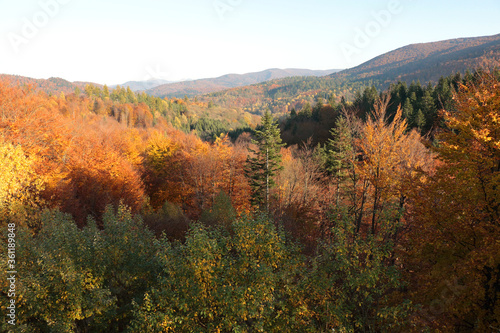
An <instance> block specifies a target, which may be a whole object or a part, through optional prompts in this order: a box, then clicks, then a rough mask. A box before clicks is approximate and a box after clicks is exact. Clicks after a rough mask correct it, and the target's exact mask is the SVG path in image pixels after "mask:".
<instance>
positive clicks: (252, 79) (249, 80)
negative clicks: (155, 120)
mask: <svg viewBox="0 0 500 333" xmlns="http://www.w3.org/2000/svg"><path fill="white" fill-rule="evenodd" d="M338 71H339V70H336V69H331V70H309V69H295V68H288V69H278V68H272V69H267V70H264V71H261V72H254V73H247V74H227V75H223V76H220V77H217V78H210V79H200V80H194V81H183V82H177V83H170V84H164V85H161V86H158V87H155V88H152V89H149V90H147V91H146V93H147V94H150V95H153V96H157V97H184V96H188V97H192V96H196V95H202V94H207V93H212V92H217V91H222V90H226V89H229V88H235V87H240V86H248V85H252V84H256V83H261V82H265V81H269V80H274V79H280V78H286V77H292V76H324V75H328V74H331V73H334V72H338Z"/></svg>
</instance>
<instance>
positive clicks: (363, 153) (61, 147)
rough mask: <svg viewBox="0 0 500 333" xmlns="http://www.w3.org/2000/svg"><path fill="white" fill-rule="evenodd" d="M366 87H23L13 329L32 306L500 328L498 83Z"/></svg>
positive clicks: (49, 310) (56, 322)
mask: <svg viewBox="0 0 500 333" xmlns="http://www.w3.org/2000/svg"><path fill="white" fill-rule="evenodd" d="M287 82H291V84H292V86H288V87H289V89H292V88H293V85H294V84H303V82H306V80H305V79H288V81H287ZM301 82H302V83H301ZM290 87H292V88H290ZM353 87H354V89H356V90H355V91H352V90H351V91H350V92H349V93H348V94H343V93H345V92H347V90H341V91H337V92H336V93H335V94H334V93H331V92H329V93H322V92H321V87H319V89H318V93H316V94H315V95H314V96H312V97H311V96H309V97H307V98H305V99H304V98H302V99H300V98H299V99H295V100H294V101H288V102H290V103H288V104H287V105H286V107H285V108H284V109H283V108H275V109H273V107H272V106H271V107H270V105H266V106H265V107H263V108H262V109H259V110H251V109H248V110H247V112H244V113H241V114H235V113H234V112H232V111H231V108H233V106H234V104H233V105H232V106H227V105H226V104H227V103H242V100H241V99H240V100H228V99H227V97H228V96H230V94H231V92H229V95H225V96H226V99H225V101H224V102H222V101H221V99H220V98H219V97H220V96H221V94H212V95H204V96H202V97H200V98H197V97H195V98H193V97H189V98H188V97H185V98H168V97H166V98H160V97H154V96H150V95H148V94H146V93H144V92H133V91H131V90H130V88H128V89H127V88H122V87H119V86H118V87H116V88H115V89H110V88H108V87H107V86H95V85H91V84H88V85H86V86H85V87H84V88H82V89H80V88H78V87H77V88H76V89H75V90H74V91H71V92H69V91H66V93H65V92H62V91H60V92H58V93H47V92H46V91H43V90H40V89H37V88H36V87H34V86H32V85H29V84H19V83H16V82H13V81H9V80H7V79H4V80H3V81H2V82H0V222H1V225H2V229H3V230H4V231H3V232H2V234H1V237H2V244H8V243H10V242H15V244H16V245H15V251H10V250H9V249H10V247H9V248H8V247H7V246H3V247H2V248H1V252H2V257H1V260H2V265H3V267H9V265H12V266H11V267H13V268H14V267H15V271H16V275H15V283H13V282H12V280H9V279H2V280H1V281H0V284H1V292H0V298H1V299H2V302H1V304H2V305H1V307H2V316H5V317H3V318H4V320H3V321H2V323H1V324H0V325H1V330H2V331H8V330H9V329H12V327H11V326H10V325H9V323H8V321H9V320H10V319H9V317H7V314H8V313H9V308H8V306H12V304H13V303H12V301H11V300H12V299H13V298H12V296H13V295H12V293H14V295H15V304H14V306H15V321H16V330H17V331H16V332H495V331H498V330H499V329H500V244H499V240H500V189H499V186H500V75H499V73H498V72H495V71H487V70H484V71H482V70H481V71H477V72H474V73H468V74H467V75H460V74H456V75H455V74H454V75H452V76H449V77H442V78H441V79H440V80H439V81H438V82H435V83H429V84H424V85H421V84H420V82H413V83H411V84H410V83H408V84H407V83H404V82H399V83H397V84H392V85H391V86H390V87H389V88H388V89H380V87H379V89H377V87H375V86H370V85H364V86H363V85H355V86H353ZM275 88H276V87H275ZM351 88H352V87H351ZM249 89H250V90H252V89H257V88H255V87H254V88H249ZM54 91H56V90H54ZM276 91H278V92H279V91H281V93H282V94H285V93H289V90H288V92H286V90H285V89H281V90H279V89H278V90H276ZM276 91H275V93H276ZM290 94H291V95H293V94H295V93H290ZM284 96H285V95H281V96H280V98H283V97H284ZM240 98H244V97H241V96H240ZM274 98H276V100H279V99H278V97H276V96H273V99H274ZM250 101H251V99H250ZM225 103H226V104H225ZM210 112H214V114H217V113H218V114H219V116H217V117H211V116H210ZM14 237H15V240H14V241H11V239H14ZM12 286H15V289H14V290H13V289H12Z"/></svg>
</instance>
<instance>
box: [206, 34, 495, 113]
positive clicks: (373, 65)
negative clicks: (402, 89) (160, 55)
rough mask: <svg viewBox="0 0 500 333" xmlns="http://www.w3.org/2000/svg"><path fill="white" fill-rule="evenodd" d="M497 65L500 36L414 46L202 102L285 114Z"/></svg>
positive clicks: (220, 94)
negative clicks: (321, 101)
mask: <svg viewBox="0 0 500 333" xmlns="http://www.w3.org/2000/svg"><path fill="white" fill-rule="evenodd" d="M492 67H500V34H499V35H494V36H487V37H475V38H459V39H451V40H445V41H440V42H433V43H420V44H412V45H408V46H405V47H402V48H399V49H397V50H394V51H391V52H388V53H385V54H383V55H380V56H378V57H376V58H374V59H372V60H369V61H367V62H365V63H363V64H361V65H359V66H357V67H354V68H351V69H346V70H343V71H340V72H336V73H333V74H330V75H327V76H323V77H289V78H283V79H275V80H271V81H266V82H262V83H258V84H254V85H250V86H244V87H236V88H232V89H228V90H224V91H220V92H214V93H211V94H207V95H205V96H201V97H198V98H199V99H200V100H202V101H204V102H207V103H208V102H211V104H213V105H218V106H221V107H224V108H227V109H231V110H240V111H242V112H249V113H254V114H262V112H263V111H264V110H266V109H270V110H271V111H272V112H273V113H275V114H286V113H288V112H290V110H291V109H292V108H296V109H301V108H302V107H303V106H304V105H305V104H306V103H310V104H313V103H315V102H316V100H317V98H318V97H321V98H323V99H334V100H336V101H337V102H338V101H339V100H340V98H341V97H342V96H344V97H346V98H347V99H352V98H353V97H354V94H355V93H356V92H357V91H361V90H362V89H364V87H367V86H375V87H376V88H377V89H379V90H382V89H387V88H388V87H389V86H390V84H395V83H397V82H398V81H406V82H407V83H408V84H410V83H411V82H412V81H417V80H419V81H420V82H421V83H427V82H434V83H437V81H438V80H439V78H440V77H441V76H449V75H451V74H454V73H459V72H460V73H462V74H464V73H465V72H466V71H467V70H471V71H473V70H474V69H477V68H492Z"/></svg>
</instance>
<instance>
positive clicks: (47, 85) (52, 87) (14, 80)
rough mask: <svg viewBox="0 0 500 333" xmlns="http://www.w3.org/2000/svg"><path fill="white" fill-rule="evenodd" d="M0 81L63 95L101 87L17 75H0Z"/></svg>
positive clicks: (57, 79) (55, 78) (54, 78)
mask: <svg viewBox="0 0 500 333" xmlns="http://www.w3.org/2000/svg"><path fill="white" fill-rule="evenodd" d="M0 80H7V81H9V82H11V84H14V85H29V86H32V87H33V88H34V89H35V90H42V91H45V92H46V93H48V94H57V93H61V92H63V93H65V94H69V93H72V92H74V91H75V88H77V87H78V88H79V89H80V90H81V91H83V90H84V89H85V86H86V85H87V84H92V85H94V86H97V87H102V86H101V85H100V84H97V83H91V82H78V81H77V82H70V81H67V80H64V79H61V78H57V77H51V78H49V79H33V78H29V77H25V76H19V75H8V74H0Z"/></svg>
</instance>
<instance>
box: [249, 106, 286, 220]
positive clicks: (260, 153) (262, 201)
mask: <svg viewBox="0 0 500 333" xmlns="http://www.w3.org/2000/svg"><path fill="white" fill-rule="evenodd" d="M252 143H253V144H254V145H256V146H257V149H255V150H254V149H252V148H250V147H249V148H248V150H249V152H250V155H249V156H248V158H247V168H246V169H245V173H246V175H247V177H248V178H249V179H250V186H251V187H252V203H253V204H254V205H256V206H259V207H260V208H261V209H262V208H263V207H265V209H266V212H269V193H270V189H271V188H272V187H273V186H274V185H275V182H274V176H276V173H277V172H278V171H279V170H281V169H282V166H281V152H280V150H281V147H283V146H284V144H282V143H281V133H280V129H279V127H278V124H277V123H276V121H275V120H274V119H273V116H272V115H271V114H270V113H269V111H266V113H265V114H264V116H263V118H262V124H261V129H260V130H256V131H255V140H252Z"/></svg>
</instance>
